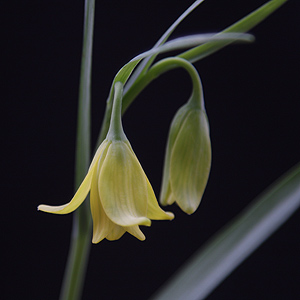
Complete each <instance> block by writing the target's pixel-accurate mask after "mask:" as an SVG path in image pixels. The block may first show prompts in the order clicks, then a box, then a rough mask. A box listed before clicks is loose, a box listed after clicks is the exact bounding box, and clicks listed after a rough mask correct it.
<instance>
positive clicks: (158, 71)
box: [97, 57, 204, 145]
mask: <svg viewBox="0 0 300 300" xmlns="http://www.w3.org/2000/svg"><path fill="white" fill-rule="evenodd" d="M179 67H181V68H184V69H185V70H186V71H187V72H188V73H189V75H190V76H191V79H192V83H193V93H194V95H195V94H196V93H198V96H199V97H198V98H199V99H200V98H201V99H203V97H202V85H201V81H200V78H199V75H198V72H197V70H196V69H195V67H194V66H193V65H192V64H191V63H190V62H188V61H187V60H185V59H182V58H179V57H169V58H166V59H163V60H161V61H159V62H157V63H156V64H155V65H153V66H152V67H151V68H150V69H149V71H148V72H147V73H146V74H144V75H142V76H141V77H140V78H139V79H137V80H136V82H135V83H134V84H133V85H132V86H131V88H130V89H129V90H128V91H127V92H126V93H125V94H124V95H123V103H122V115H123V114H124V113H125V111H126V110H127V108H128V107H129V106H130V104H131V103H132V102H133V101H134V99H135V98H136V97H137V96H138V95H139V94H140V93H141V91H142V90H143V89H144V88H146V87H147V85H148V84H150V83H151V82H152V81H153V80H154V79H156V78H158V77H159V76H160V75H162V74H164V73H166V72H167V71H170V70H173V69H176V68H179ZM195 98H197V97H195ZM200 106H201V108H204V103H203V100H202V101H201V104H200ZM111 112H112V102H111V101H107V105H106V110H105V114H104V118H103V122H102V126H101V130H100V133H99V137H98V141H97V145H100V144H101V142H102V141H103V140H104V139H105V136H106V134H107V132H108V128H109V123H110V116H111Z"/></svg>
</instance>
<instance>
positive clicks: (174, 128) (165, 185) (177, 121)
mask: <svg viewBox="0 0 300 300" xmlns="http://www.w3.org/2000/svg"><path fill="white" fill-rule="evenodd" d="M189 110H190V109H189V107H188V106H187V105H184V106H182V107H181V108H180V109H179V110H178V112H177V113H176V115H175V116H174V118H173V121H172V124H171V126H170V132H169V136H168V143H167V147H166V154H165V162H164V169H163V179H162V187H161V191H160V199H159V200H160V203H161V204H162V205H171V204H173V203H174V202H175V199H174V197H172V195H171V186H170V158H171V151H172V149H173V145H174V143H175V140H176V137H177V135H178V132H179V130H180V128H181V125H182V123H183V121H184V120H185V116H186V115H187V113H188V112H189Z"/></svg>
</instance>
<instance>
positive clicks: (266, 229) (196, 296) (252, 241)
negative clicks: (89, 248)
mask: <svg viewBox="0 0 300 300" xmlns="http://www.w3.org/2000/svg"><path fill="white" fill-rule="evenodd" d="M299 206H300V164H298V165H297V166H296V167H294V168H293V169H292V170H290V171H289V172H288V173H287V174H286V175H284V176H282V177H281V178H280V179H279V180H278V181H277V182H276V183H275V184H273V186H271V187H270V188H269V189H268V190H267V191H265V192H264V193H263V194H262V195H261V196H259V197H258V198H257V200H255V201H253V203H252V204H251V205H250V206H249V207H248V208H246V209H245V210H244V211H243V212H242V213H240V215H239V216H237V217H236V218H235V219H234V220H233V221H231V222H230V223H229V224H227V225H226V226H225V227H224V228H223V229H222V230H221V231H220V232H219V233H217V234H216V235H215V236H214V237H213V238H212V239H211V240H210V241H209V242H208V243H207V244H206V245H205V246H204V247H203V249H200V250H199V251H198V252H197V253H195V254H194V255H193V257H192V258H191V259H190V260H189V262H187V263H186V265H185V266H183V267H182V268H181V270H180V272H178V273H177V274H175V276H174V277H173V278H171V280H170V282H169V283H168V284H167V285H166V286H165V287H163V288H162V289H161V290H160V291H158V293H157V294H156V295H155V296H154V297H153V298H151V299H152V300H170V299H176V300H201V299H204V298H205V297H206V296H208V295H209V294H210V293H211V291H212V290H213V289H214V288H215V287H217V286H218V284H220V283H221V282H222V281H223V280H224V279H225V278H226V277H227V276H228V275H229V274H230V273H231V272H232V271H233V270H234V269H235V268H236V267H237V266H238V265H239V264H241V263H242V262H243V260H245V259H246V258H247V257H248V256H249V255H250V254H251V253H252V252H253V251H254V250H255V249H256V248H257V247H258V246H259V245H261V244H262V243H263V242H264V241H265V240H266V239H267V238H268V237H269V236H270V235H271V234H272V233H274V231H275V230H276V229H278V228H279V227H280V226H281V225H282V224H283V223H284V222H285V221H286V220H287V219H288V218H289V217H290V216H291V215H292V214H293V213H294V212H295V211H296V210H297V208H299Z"/></svg>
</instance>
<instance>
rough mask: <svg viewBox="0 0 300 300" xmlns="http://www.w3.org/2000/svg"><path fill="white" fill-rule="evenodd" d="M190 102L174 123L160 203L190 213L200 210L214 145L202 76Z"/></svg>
mask: <svg viewBox="0 0 300 300" xmlns="http://www.w3.org/2000/svg"><path fill="white" fill-rule="evenodd" d="M193 81H194V89H193V93H192V95H191V97H190V99H189V101H188V102H187V103H186V104H185V105H183V106H182V107H181V108H180V109H179V110H178V111H177V113H176V115H175V116H174V118H173V121H172V123H171V127H170V131H169V137H168V142H167V148H166V155H165V163H164V170H163V181H162V189H161V194H160V203H161V204H162V205H171V204H173V203H174V202H176V203H177V204H178V206H179V207H180V208H181V209H182V210H183V211H184V212H186V213H188V214H192V213H194V212H195V211H196V209H197V208H198V206H199V204H200V201H201V198H202V195H203V193H204V189H205V187H206V184H207V180H208V177H209V172H210V166H211V143H210V137H209V124H208V119H207V115H206V112H205V108H204V101H203V93H202V86H201V82H200V78H199V76H198V74H197V75H196V77H195V76H194V80H193Z"/></svg>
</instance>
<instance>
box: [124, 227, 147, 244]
mask: <svg viewBox="0 0 300 300" xmlns="http://www.w3.org/2000/svg"><path fill="white" fill-rule="evenodd" d="M124 228H125V229H126V231H128V232H129V233H130V234H131V235H133V236H134V237H136V238H137V239H139V240H140V241H144V240H145V239H146V237H145V236H144V234H143V233H142V231H141V230H140V228H139V226H137V225H135V226H129V227H124Z"/></svg>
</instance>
